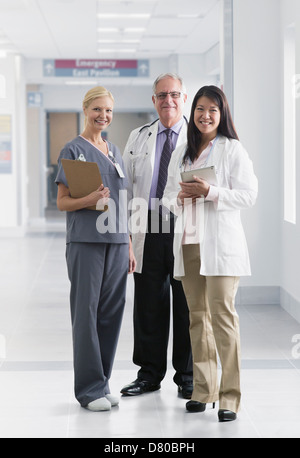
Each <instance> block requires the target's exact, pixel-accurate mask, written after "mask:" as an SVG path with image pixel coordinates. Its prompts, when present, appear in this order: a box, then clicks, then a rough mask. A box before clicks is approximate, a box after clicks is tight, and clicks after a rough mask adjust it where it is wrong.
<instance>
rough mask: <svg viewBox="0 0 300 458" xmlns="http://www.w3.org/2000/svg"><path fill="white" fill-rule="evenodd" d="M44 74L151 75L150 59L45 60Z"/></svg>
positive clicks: (69, 75)
mask: <svg viewBox="0 0 300 458" xmlns="http://www.w3.org/2000/svg"><path fill="white" fill-rule="evenodd" d="M43 75H44V76H46V77H62V78H108V77H109V78H111V77H113V78H119V77H139V78H143V77H149V60H145V59H141V60H113V59H77V60H53V59H46V60H44V61H43Z"/></svg>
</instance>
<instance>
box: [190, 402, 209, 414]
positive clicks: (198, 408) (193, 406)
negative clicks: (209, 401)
mask: <svg viewBox="0 0 300 458" xmlns="http://www.w3.org/2000/svg"><path fill="white" fill-rule="evenodd" d="M215 405H216V404H215V402H213V405H212V406H213V409H214V408H215ZM185 407H186V410H188V411H189V412H204V411H205V409H206V403H205V402H199V401H189V402H187V403H186V406H185Z"/></svg>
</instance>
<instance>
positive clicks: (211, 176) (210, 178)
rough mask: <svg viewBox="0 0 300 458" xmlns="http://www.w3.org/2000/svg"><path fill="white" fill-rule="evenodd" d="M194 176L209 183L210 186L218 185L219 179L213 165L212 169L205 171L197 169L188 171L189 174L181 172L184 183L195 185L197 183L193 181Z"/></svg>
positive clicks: (207, 168) (204, 169)
mask: <svg viewBox="0 0 300 458" xmlns="http://www.w3.org/2000/svg"><path fill="white" fill-rule="evenodd" d="M194 175H195V176H197V177H199V178H202V180H205V181H207V182H208V183H209V184H211V185H213V186H217V185H218V179H217V174H216V170H215V166H214V165H212V166H211V167H205V168H203V169H195V170H188V171H187V172H181V179H182V181H183V183H193V182H194V181H195V180H194V179H193V176H194Z"/></svg>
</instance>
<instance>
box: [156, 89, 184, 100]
mask: <svg viewBox="0 0 300 458" xmlns="http://www.w3.org/2000/svg"><path fill="white" fill-rule="evenodd" d="M181 94H182V92H176V91H172V92H159V93H158V94H154V97H156V98H157V99H158V100H164V99H165V98H166V97H167V96H168V95H170V96H171V97H172V99H179V97H180V96H181Z"/></svg>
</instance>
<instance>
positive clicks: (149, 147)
mask: <svg viewBox="0 0 300 458" xmlns="http://www.w3.org/2000/svg"><path fill="white" fill-rule="evenodd" d="M157 131H158V122H156V123H155V124H153V125H152V126H150V128H149V133H148V138H147V141H146V154H149V156H150V163H151V169H152V173H153V169H154V162H155V150H156V137H157Z"/></svg>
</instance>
